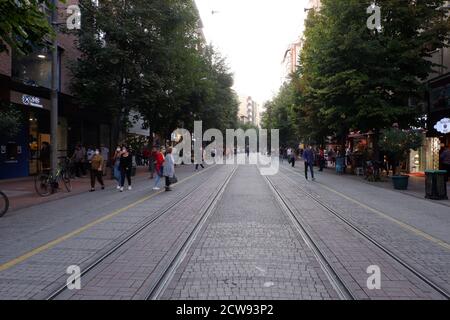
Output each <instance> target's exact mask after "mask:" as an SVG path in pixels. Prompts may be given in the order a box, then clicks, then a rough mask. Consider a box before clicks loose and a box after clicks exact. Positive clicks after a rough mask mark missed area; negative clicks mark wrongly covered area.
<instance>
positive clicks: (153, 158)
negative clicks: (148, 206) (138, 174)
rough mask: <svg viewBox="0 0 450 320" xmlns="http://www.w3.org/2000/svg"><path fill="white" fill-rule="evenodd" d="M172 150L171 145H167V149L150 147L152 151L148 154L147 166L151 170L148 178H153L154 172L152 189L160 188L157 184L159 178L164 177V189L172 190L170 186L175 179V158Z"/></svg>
mask: <svg viewBox="0 0 450 320" xmlns="http://www.w3.org/2000/svg"><path fill="white" fill-rule="evenodd" d="M172 152H173V149H172V147H168V148H167V150H165V149H164V148H163V147H161V148H159V149H158V148H157V147H156V146H154V147H153V148H152V152H151V153H150V155H149V166H150V172H151V176H150V179H153V178H154V176H155V174H156V179H155V183H154V185H153V190H160V187H159V184H160V181H161V178H162V177H164V178H165V190H166V191H172V189H171V187H170V186H171V185H172V183H173V182H175V181H176V176H175V159H174V157H173V154H172Z"/></svg>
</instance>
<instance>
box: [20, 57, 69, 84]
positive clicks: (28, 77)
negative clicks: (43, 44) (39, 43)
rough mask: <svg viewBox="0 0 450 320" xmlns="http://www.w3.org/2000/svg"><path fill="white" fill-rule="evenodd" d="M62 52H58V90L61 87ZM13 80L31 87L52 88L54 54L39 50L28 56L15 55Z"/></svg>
mask: <svg viewBox="0 0 450 320" xmlns="http://www.w3.org/2000/svg"><path fill="white" fill-rule="evenodd" d="M60 55H61V52H60V51H59V52H58V56H59V57H58V83H59V85H58V89H59V87H60V82H61V81H60V79H59V78H60V77H59V74H60V61H61V57H60ZM12 78H13V79H14V80H15V81H18V82H22V83H24V84H26V85H29V86H34V87H44V88H48V89H51V87H52V53H51V51H49V50H47V49H38V50H35V51H34V52H33V53H31V54H28V55H26V56H22V55H18V54H17V53H13V58H12Z"/></svg>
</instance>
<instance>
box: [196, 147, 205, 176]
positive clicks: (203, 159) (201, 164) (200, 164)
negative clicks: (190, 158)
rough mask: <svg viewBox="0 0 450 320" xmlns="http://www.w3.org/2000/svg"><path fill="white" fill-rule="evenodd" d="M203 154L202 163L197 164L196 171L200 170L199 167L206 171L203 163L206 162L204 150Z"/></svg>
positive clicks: (202, 150)
mask: <svg viewBox="0 0 450 320" xmlns="http://www.w3.org/2000/svg"><path fill="white" fill-rule="evenodd" d="M201 152H202V162H200V163H196V164H195V171H197V170H198V166H201V167H202V169H205V166H204V165H203V162H204V161H205V150H204V149H203V148H202V149H201Z"/></svg>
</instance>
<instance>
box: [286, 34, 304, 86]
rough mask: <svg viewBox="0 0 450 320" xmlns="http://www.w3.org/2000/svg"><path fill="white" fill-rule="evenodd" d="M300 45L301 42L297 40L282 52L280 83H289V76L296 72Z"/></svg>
mask: <svg viewBox="0 0 450 320" xmlns="http://www.w3.org/2000/svg"><path fill="white" fill-rule="evenodd" d="M302 45H303V41H302V40H301V39H299V40H298V41H296V42H294V43H291V44H290V45H289V47H288V48H287V49H286V51H285V52H284V56H283V61H282V65H283V67H282V72H283V74H282V77H281V82H282V83H284V82H285V81H289V76H290V75H291V74H293V73H295V72H296V71H297V69H298V66H299V58H300V52H301V50H302Z"/></svg>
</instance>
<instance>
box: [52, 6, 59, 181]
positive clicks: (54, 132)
mask: <svg viewBox="0 0 450 320" xmlns="http://www.w3.org/2000/svg"><path fill="white" fill-rule="evenodd" d="M57 20H58V8H57V0H52V27H53V30H54V31H55V37H54V38H53V41H52V90H51V98H50V99H51V114H50V139H51V140H50V141H51V144H52V148H51V158H50V159H51V160H50V161H51V170H52V175H53V176H55V175H56V169H57V166H58V82H59V81H58V21H57Z"/></svg>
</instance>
